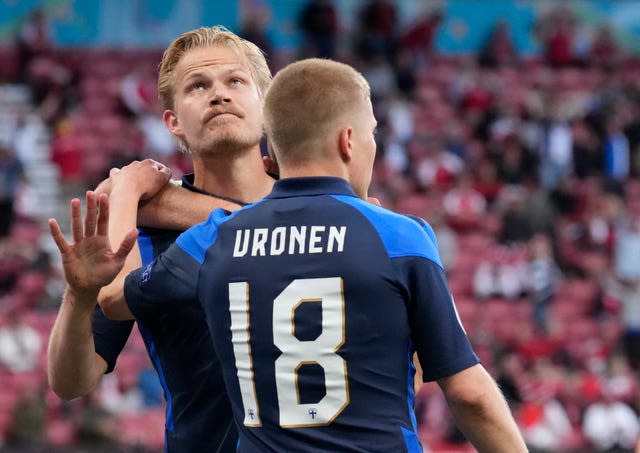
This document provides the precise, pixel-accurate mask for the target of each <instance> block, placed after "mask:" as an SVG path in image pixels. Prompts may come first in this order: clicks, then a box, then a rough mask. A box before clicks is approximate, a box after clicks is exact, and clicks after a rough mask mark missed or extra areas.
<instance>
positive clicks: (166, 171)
mask: <svg viewBox="0 0 640 453" xmlns="http://www.w3.org/2000/svg"><path fill="white" fill-rule="evenodd" d="M147 160H148V161H149V162H151V167H153V168H155V169H156V170H158V171H159V172H160V173H162V174H163V175H164V176H165V177H166V179H167V181H168V180H169V178H171V169H170V168H169V167H167V166H166V165H164V164H162V163H160V162H158V161H155V160H153V159H147Z"/></svg>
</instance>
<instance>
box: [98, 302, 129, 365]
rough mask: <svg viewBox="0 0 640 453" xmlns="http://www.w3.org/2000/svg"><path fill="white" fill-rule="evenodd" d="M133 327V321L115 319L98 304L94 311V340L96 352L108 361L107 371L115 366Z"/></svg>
mask: <svg viewBox="0 0 640 453" xmlns="http://www.w3.org/2000/svg"><path fill="white" fill-rule="evenodd" d="M132 328H133V321H113V320H111V319H109V318H107V317H106V316H105V315H104V313H103V312H102V310H101V309H100V307H99V306H97V305H96V309H95V310H94V312H93V342H94V345H95V349H96V352H97V353H98V354H99V355H100V357H102V358H103V359H104V361H105V362H107V370H106V371H105V373H111V372H112V371H113V369H114V368H115V366H116V360H117V359H118V356H119V355H120V353H121V352H122V349H123V348H124V346H125V344H127V340H128V339H129V335H130V334H131V329H132Z"/></svg>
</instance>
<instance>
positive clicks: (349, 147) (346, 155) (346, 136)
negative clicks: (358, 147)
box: [338, 127, 353, 162]
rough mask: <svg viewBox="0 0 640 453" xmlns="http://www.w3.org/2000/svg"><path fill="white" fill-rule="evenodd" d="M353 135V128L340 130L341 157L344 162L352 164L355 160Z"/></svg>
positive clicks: (339, 147)
mask: <svg viewBox="0 0 640 453" xmlns="http://www.w3.org/2000/svg"><path fill="white" fill-rule="evenodd" d="M352 135H353V128H351V127H344V128H342V129H340V133H339V135H338V150H339V151H340V157H341V158H342V161H343V162H351V159H352V158H353V144H352V143H351V136H352Z"/></svg>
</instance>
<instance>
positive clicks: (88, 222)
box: [84, 190, 98, 237]
mask: <svg viewBox="0 0 640 453" xmlns="http://www.w3.org/2000/svg"><path fill="white" fill-rule="evenodd" d="M97 198H98V197H97V196H96V193H95V192H92V191H90V190H89V191H87V207H86V215H85V219H84V236H85V237H88V236H93V235H94V234H96V222H97V218H98V200H97Z"/></svg>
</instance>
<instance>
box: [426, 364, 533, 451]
mask: <svg viewBox="0 0 640 453" xmlns="http://www.w3.org/2000/svg"><path fill="white" fill-rule="evenodd" d="M438 385H439V386H440V388H441V389H442V391H443V392H444V395H445V397H446V399H447V403H448V404H449V408H450V409H451V411H452V412H453V416H454V418H455V420H456V422H457V424H458V426H459V427H460V429H461V430H462V432H463V433H464V434H465V436H466V437H467V439H469V441H471V443H472V444H473V446H474V447H476V448H477V449H478V451H479V452H480V453H485V452H486V453H489V452H490V453H520V452H526V451H528V450H527V446H526V445H525V443H524V440H523V439H522V435H521V434H520V431H519V430H518V426H517V425H516V422H515V421H514V419H513V416H512V415H511V412H510V410H509V407H508V406H507V402H506V401H505V399H504V397H503V396H502V393H501V392H500V390H499V389H498V386H497V385H496V383H495V382H494V380H493V378H492V377H491V376H490V375H489V373H487V371H486V370H485V369H484V367H483V366H482V365H474V366H472V367H470V368H467V369H465V370H463V371H460V372H458V373H456V374H454V375H452V376H449V377H446V378H443V379H440V380H438Z"/></svg>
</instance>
